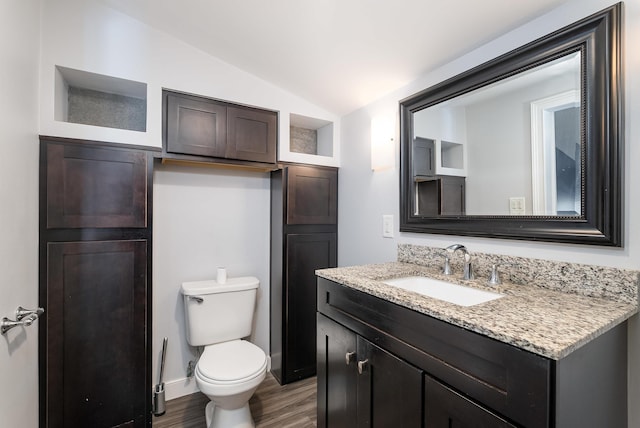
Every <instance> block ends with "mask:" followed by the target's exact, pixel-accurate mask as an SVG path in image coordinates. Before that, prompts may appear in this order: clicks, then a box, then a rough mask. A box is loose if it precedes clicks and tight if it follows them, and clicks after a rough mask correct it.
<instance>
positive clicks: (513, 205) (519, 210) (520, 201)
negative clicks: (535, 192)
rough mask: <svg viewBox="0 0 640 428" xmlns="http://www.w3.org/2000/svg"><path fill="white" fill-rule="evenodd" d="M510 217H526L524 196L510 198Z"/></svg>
mask: <svg viewBox="0 0 640 428" xmlns="http://www.w3.org/2000/svg"><path fill="white" fill-rule="evenodd" d="M509 215H524V196H518V197H514V198H509Z"/></svg>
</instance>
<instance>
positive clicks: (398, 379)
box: [354, 336, 431, 428]
mask: <svg viewBox="0 0 640 428" xmlns="http://www.w3.org/2000/svg"><path fill="white" fill-rule="evenodd" d="M355 366H356V367H354V368H355V369H357V372H358V393H357V395H358V425H357V426H358V427H360V428H365V427H372V428H387V427H394V426H398V427H403V428H414V427H415V428H420V427H422V420H421V419H422V403H423V398H422V370H420V369H418V368H416V367H414V366H412V365H410V364H409V363H407V362H405V361H404V360H401V359H400V358H398V357H396V356H395V355H392V354H390V353H389V352H387V351H385V350H384V349H382V348H380V347H378V346H376V345H374V344H373V343H371V342H369V341H368V340H366V339H363V338H362V337H360V336H358V351H357V363H356V364H355ZM427 426H429V427H430V426H431V425H427Z"/></svg>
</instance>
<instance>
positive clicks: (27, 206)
mask: <svg viewBox="0 0 640 428" xmlns="http://www.w3.org/2000/svg"><path fill="white" fill-rule="evenodd" d="M39 25H40V1H22V0H6V1H2V2H0V57H1V58H2V60H1V61H0V76H2V77H1V78H0V94H2V98H1V99H0V117H1V118H2V120H1V122H0V150H1V151H2V156H0V201H2V202H1V204H2V206H1V208H0V236H2V239H0V318H1V317H5V316H6V317H9V318H12V319H15V318H14V315H15V310H16V308H17V307H18V306H20V305H22V306H25V307H29V308H32V307H36V306H37V305H38V72H39V67H38V60H39V54H40V37H39V36H40V29H39ZM0 382H1V383H2V391H1V392H0V421H1V422H0V425H2V426H6V427H18V426H23V427H35V426H38V325H37V322H36V323H35V324H34V325H32V326H31V327H28V328H21V327H17V328H14V329H13V330H11V331H9V332H8V333H7V334H6V335H4V336H0Z"/></svg>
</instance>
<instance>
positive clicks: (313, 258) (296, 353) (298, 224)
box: [270, 165, 338, 384]
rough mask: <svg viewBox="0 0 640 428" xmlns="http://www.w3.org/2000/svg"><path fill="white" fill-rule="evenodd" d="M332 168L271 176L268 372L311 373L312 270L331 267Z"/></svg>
mask: <svg viewBox="0 0 640 428" xmlns="http://www.w3.org/2000/svg"><path fill="white" fill-rule="evenodd" d="M337 179H338V170H337V169H335V168H325V167H315V166H302V165H286V166H285V167H284V168H283V169H282V170H279V171H274V172H273V173H272V175H271V325H270V330H271V334H270V344H271V372H272V373H273V375H274V377H275V378H276V379H277V380H278V382H280V383H281V384H286V383H290V382H293V381H296V380H300V379H304V378H306V377H309V376H313V375H314V374H315V373H316V315H315V312H316V278H315V271H316V269H323V268H328V267H335V266H336V264H337V246H338V242H337V239H338V238H337V217H336V209H337V199H338V197H337Z"/></svg>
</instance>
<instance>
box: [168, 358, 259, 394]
mask: <svg viewBox="0 0 640 428" xmlns="http://www.w3.org/2000/svg"><path fill="white" fill-rule="evenodd" d="M270 370H271V357H270V356H268V355H267V372H269V371H270ZM199 391H200V389H198V385H196V378H195V377H191V378H188V377H185V378H182V379H176V380H172V381H169V382H165V384H164V397H165V400H167V401H169V400H173V399H174V398H180V397H184V396H185V395H189V394H194V393H196V392H199Z"/></svg>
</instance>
